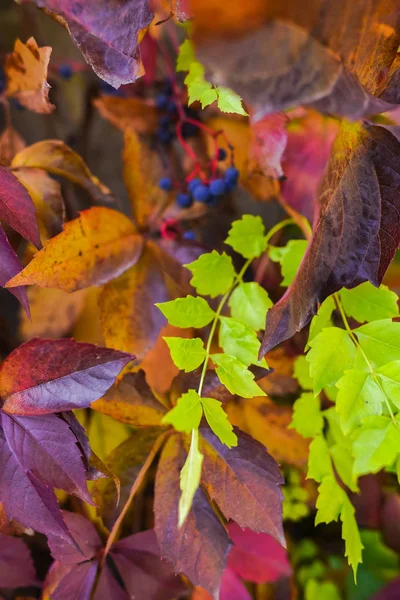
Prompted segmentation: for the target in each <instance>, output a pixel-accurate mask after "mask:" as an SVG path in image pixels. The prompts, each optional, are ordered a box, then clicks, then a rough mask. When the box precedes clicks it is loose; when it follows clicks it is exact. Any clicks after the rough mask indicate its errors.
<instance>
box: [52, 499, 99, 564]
mask: <svg viewBox="0 0 400 600" xmlns="http://www.w3.org/2000/svg"><path fill="white" fill-rule="evenodd" d="M62 516H63V517H64V521H65V523H66V525H67V527H68V529H69V531H70V533H71V536H72V537H73V539H74V541H75V545H74V544H71V542H69V541H68V540H65V539H62V538H60V537H55V536H49V537H48V543H49V546H50V551H51V554H52V556H53V558H54V559H55V560H57V561H59V562H61V563H63V564H69V565H70V564H78V563H81V562H84V561H85V560H90V559H91V558H93V557H94V555H95V554H96V552H97V551H98V550H99V549H100V548H101V547H102V542H101V539H100V537H99V534H98V533H97V531H96V529H95V528H94V526H93V524H92V523H91V522H90V521H88V520H87V519H85V517H83V516H82V515H78V514H75V513H72V512H68V511H66V510H63V511H62ZM76 546H78V547H79V549H80V552H79V551H78V550H77V547H76Z"/></svg>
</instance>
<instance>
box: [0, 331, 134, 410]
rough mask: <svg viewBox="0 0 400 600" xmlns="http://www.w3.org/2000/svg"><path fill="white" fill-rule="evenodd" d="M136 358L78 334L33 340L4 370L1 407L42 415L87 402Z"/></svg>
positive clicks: (10, 358) (11, 357)
mask: <svg viewBox="0 0 400 600" xmlns="http://www.w3.org/2000/svg"><path fill="white" fill-rule="evenodd" d="M132 358H133V357H132V356H131V355H130V354H126V353H124V352H118V351H117V350H111V349H108V348H101V347H98V346H95V345H93V344H82V343H79V342H75V341H74V340H68V339H63V340H41V339H33V340H30V341H29V342H27V343H26V344H22V345H21V346H19V348H17V349H16V350H14V352H12V353H11V354H10V355H9V356H8V358H7V359H6V360H5V361H4V363H3V365H2V368H1V370H0V396H1V397H2V398H3V400H4V405H3V410H4V411H5V412H7V413H9V414H19V415H43V414H48V413H53V412H59V411H63V410H70V409H73V408H85V407H88V406H89V405H90V403H91V402H93V401H94V400H97V399H98V398H100V396H102V395H103V394H104V393H105V392H106V391H107V390H108V389H109V388H110V387H111V386H112V384H113V383H114V381H115V378H116V376H117V375H118V373H119V372H120V371H121V369H122V368H123V367H124V366H125V365H126V364H127V363H128V362H130V361H131V360H132Z"/></svg>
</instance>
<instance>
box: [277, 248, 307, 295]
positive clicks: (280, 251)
mask: <svg viewBox="0 0 400 600" xmlns="http://www.w3.org/2000/svg"><path fill="white" fill-rule="evenodd" d="M307 246H308V242H307V241H306V240H290V242H289V243H288V244H287V245H286V246H284V247H283V248H273V249H271V251H270V252H269V256H270V258H271V260H273V261H275V262H279V263H280V264H281V267H282V275H283V281H282V285H285V286H289V285H290V284H291V283H292V281H293V279H294V278H295V276H296V273H297V271H298V270H299V267H300V263H301V261H302V260H303V257H304V254H305V252H306V250H307Z"/></svg>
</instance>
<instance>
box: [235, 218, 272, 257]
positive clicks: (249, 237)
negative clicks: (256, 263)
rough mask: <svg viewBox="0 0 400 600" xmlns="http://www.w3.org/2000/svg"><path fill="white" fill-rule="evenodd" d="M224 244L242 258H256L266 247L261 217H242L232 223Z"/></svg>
mask: <svg viewBox="0 0 400 600" xmlns="http://www.w3.org/2000/svg"><path fill="white" fill-rule="evenodd" d="M225 244H228V245H229V246H231V247H232V248H233V249H234V250H235V251H236V252H238V253H239V254H241V255H242V256H244V258H257V257H258V256H260V254H262V253H263V252H264V251H265V249H266V247H267V240H266V237H265V227H264V224H263V222H262V219H261V217H258V216H257V217H255V216H254V215H243V217H242V218H241V219H239V220H238V221H234V222H233V223H232V226H231V228H230V230H229V232H228V237H227V239H226V240H225Z"/></svg>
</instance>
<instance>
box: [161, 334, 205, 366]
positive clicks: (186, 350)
mask: <svg viewBox="0 0 400 600" xmlns="http://www.w3.org/2000/svg"><path fill="white" fill-rule="evenodd" d="M163 339H164V340H165V341H166V342H167V344H168V348H169V351H170V352H171V358H172V360H173V361H174V364H175V365H176V366H177V367H178V369H179V370H180V371H185V372H186V373H189V372H190V371H194V370H195V369H197V367H199V366H200V365H201V363H202V362H203V361H204V359H205V357H206V350H205V348H204V343H203V340H202V339H200V338H193V339H187V338H180V337H164V338H163Z"/></svg>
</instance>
